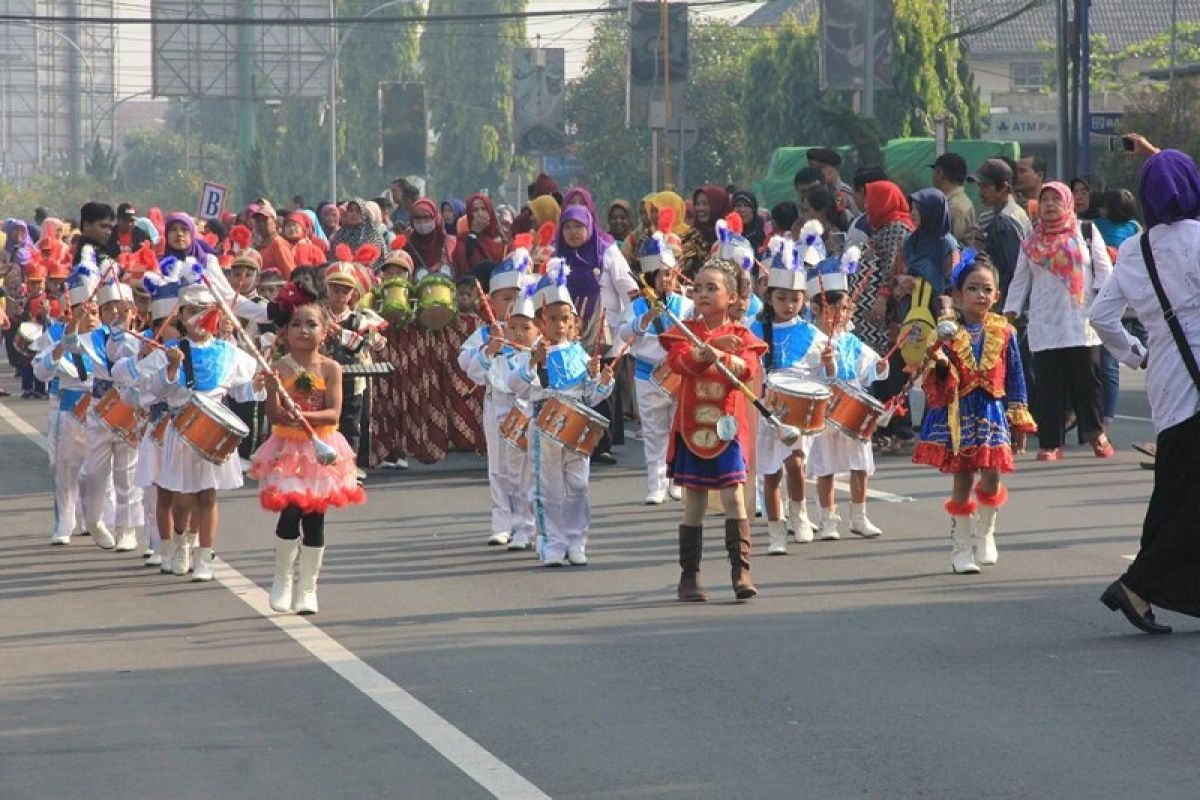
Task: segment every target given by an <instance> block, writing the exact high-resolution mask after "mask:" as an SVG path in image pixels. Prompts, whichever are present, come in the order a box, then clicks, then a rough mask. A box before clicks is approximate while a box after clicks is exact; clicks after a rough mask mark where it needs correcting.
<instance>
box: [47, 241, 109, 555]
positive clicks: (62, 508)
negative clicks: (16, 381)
mask: <svg viewBox="0 0 1200 800" xmlns="http://www.w3.org/2000/svg"><path fill="white" fill-rule="evenodd" d="M99 285H100V268H99V265H98V264H97V263H96V261H95V256H94V250H93V249H92V248H91V247H89V246H85V249H84V254H83V257H82V258H81V260H80V262H79V263H78V264H76V265H75V267H74V268H73V269H72V271H71V274H70V275H69V276H68V278H67V305H68V307H69V308H70V317H69V319H68V321H67V322H66V323H55V324H54V325H51V326H50V330H49V331H48V334H47V335H46V337H45V338H46V339H47V340H48V341H46V342H44V343H43V345H44V346H43V347H42V348H41V349H40V350H39V351H38V354H37V356H36V357H35V358H34V359H33V374H34V376H35V377H36V378H37V379H38V380H40V381H47V382H53V381H57V382H58V392H57V394H58V397H57V411H56V412H55V416H56V419H55V424H54V425H52V426H51V431H52V433H51V436H50V448H51V449H52V450H53V451H54V457H53V459H52V462H53V464H54V531H53V532H52V533H51V534H50V544H54V545H66V544H70V543H71V536H72V535H73V534H74V533H75V527H76V522H82V519H80V518H78V517H77V516H76V511H77V507H78V506H79V468H80V466H81V465H82V464H83V457H84V454H85V452H86V449H87V435H86V432H85V429H84V425H83V422H84V420H85V419H86V413H87V407H88V405H89V404H90V402H91V399H92V383H91V375H88V376H87V377H86V378H84V377H82V376H81V374H80V372H79V369H78V366H77V364H76V359H75V358H73V357H72V356H73V355H75V356H79V359H80V360H82V358H83V355H82V353H81V352H75V353H71V352H70V350H71V349H75V350H77V349H78V347H79V341H80V339H81V337H85V336H87V335H88V334H89V333H90V332H91V331H92V330H93V329H95V328H96V326H97V325H99V322H100V321H99V310H98V309H97V308H96V304H95V293H96V290H97V289H98V288H99ZM85 366H86V365H85ZM92 541H94V542H95V543H96V545H97V546H99V547H101V548H103V549H105V550H110V549H112V547H113V545H114V544H116V542H114V541H113V539H112V537H111V536H108V537H103V536H95V537H93V539H92Z"/></svg>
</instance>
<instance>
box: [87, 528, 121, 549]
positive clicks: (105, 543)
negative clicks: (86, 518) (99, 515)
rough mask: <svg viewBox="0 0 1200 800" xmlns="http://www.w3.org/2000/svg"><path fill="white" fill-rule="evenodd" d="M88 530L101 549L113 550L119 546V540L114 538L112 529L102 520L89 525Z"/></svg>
mask: <svg viewBox="0 0 1200 800" xmlns="http://www.w3.org/2000/svg"><path fill="white" fill-rule="evenodd" d="M88 532H89V533H91V534H92V541H93V542H95V543H96V546H97V547H99V548H100V549H101V550H112V549H113V548H114V547H116V546H117V540H116V539H114V538H113V535H112V531H110V530H109V529H108V526H107V525H105V524H104V523H103V522H102V521H97V522H96V523H95V524H94V525H89V526H88Z"/></svg>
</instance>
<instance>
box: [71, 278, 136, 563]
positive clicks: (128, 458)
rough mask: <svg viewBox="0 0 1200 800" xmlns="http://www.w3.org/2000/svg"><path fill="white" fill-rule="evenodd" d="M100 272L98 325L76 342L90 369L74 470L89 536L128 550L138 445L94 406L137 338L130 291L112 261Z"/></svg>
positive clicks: (132, 352) (133, 542)
mask: <svg viewBox="0 0 1200 800" xmlns="http://www.w3.org/2000/svg"><path fill="white" fill-rule="evenodd" d="M100 269H101V272H102V273H103V274H104V277H103V278H102V279H101V283H100V288H99V289H97V290H96V303H97V304H99V306H100V326H99V327H98V328H96V329H95V330H93V331H92V332H91V335H90V336H88V337H85V338H83V339H82V340H81V341H80V345H81V348H80V349H81V350H82V351H83V353H84V361H85V362H86V363H87V365H88V367H89V368H90V370H91V372H92V403H91V408H90V409H89V411H88V414H87V419H86V423H85V437H86V451H85V455H84V457H83V464H82V465H81V467H80V470H79V487H80V492H81V494H82V497H83V514H84V523H85V524H86V525H87V528H88V530H89V531H91V532H92V535H93V536H96V537H99V539H107V538H112V539H115V544H114V547H113V549H114V550H116V551H117V552H128V551H130V550H134V549H135V548H136V547H137V535H138V528H139V527H141V526H142V524H143V511H142V490H141V489H140V488H138V486H137V483H136V481H135V480H134V473H135V471H136V469H137V449H136V448H135V447H134V446H133V445H131V444H129V443H128V442H126V441H125V440H124V439H122V438H120V437H119V436H116V435H115V434H113V432H112V431H111V430H109V428H108V426H107V425H105V424H104V422H103V421H101V419H100V417H99V416H98V415H97V405H98V404H99V401H100V400H101V398H103V397H104V396H105V395H106V394H108V391H109V390H110V389H112V388H114V386H115V385H116V376H115V375H114V372H113V366H114V365H115V364H116V363H117V362H118V361H120V360H121V359H123V358H128V357H130V356H136V355H137V353H138V351H139V349H140V345H139V343H138V340H137V339H136V338H135V337H133V336H130V335H129V334H128V333H127V332H126V331H127V329H128V327H129V324H130V317H131V315H132V314H133V311H134V305H133V291H132V290H131V289H130V287H129V286H128V285H126V284H124V283H121V282H120V281H119V280H118V279H117V274H116V273H117V266H116V262H113V261H104V262H102V264H101V266H100ZM110 485H111V486H112V487H113V499H114V501H115V518H114V521H113V524H114V526H115V528H116V531H115V535H114V533H113V532H111V531H109V529H108V526H107V525H105V523H104V519H103V516H104V506H105V501H106V499H107V498H108V487H109V486H110Z"/></svg>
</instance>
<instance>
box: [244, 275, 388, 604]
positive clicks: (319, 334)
mask: <svg viewBox="0 0 1200 800" xmlns="http://www.w3.org/2000/svg"><path fill="white" fill-rule="evenodd" d="M291 289H292V290H291V291H285V292H284V294H283V296H284V297H285V298H289V299H288V300H286V301H285V302H283V303H281V304H278V305H277V306H276V307H275V315H274V321H275V323H276V324H277V325H278V326H279V337H280V339H281V340H282V341H283V342H284V346H285V347H286V349H287V355H285V356H284V357H283V358H282V359H280V360H279V361H277V362H276V363H275V365H274V367H275V371H276V373H277V374H278V375H279V378H280V380H281V381H282V384H283V390H284V391H286V392H287V393H288V396H289V397H291V399H292V401H293V402H294V404H295V413H292V411H290V410H289V408H288V406H286V405H285V404H284V403H283V402H282V401H281V400H280V398H279V393H278V388H277V387H276V386H275V385H274V382H273V381H272V382H271V383H270V384H269V386H268V389H267V418H268V419H270V421H271V436H270V438H269V439H267V441H265V442H264V443H263V445H262V447H260V448H259V449H258V450H257V451H256V452H255V453H254V455H253V456H252V457H251V460H250V472H249V475H250V477H252V478H254V479H255V480H257V481H258V498H259V502H260V503H261V504H262V507H263V508H265V509H266V510H268V511H274V512H278V513H279V522H278V523H277V524H276V526H275V578H274V580H273V582H272V584H271V595H270V603H271V608H272V609H274V610H275V611H279V612H286V611H294V612H296V613H297V614H315V613H317V576H318V574H319V573H320V571H321V563H322V561H323V560H324V557H325V512H326V511H327V510H328V509H329V508H342V507H344V506H347V505H351V504H354V503H362V502H365V501H366V494H365V493H364V492H363V489H362V487H361V486H359V485H358V480H357V478H356V475H355V473H356V468H355V465H354V452H353V451H352V450H351V449H350V445H349V444H347V442H346V439H345V437H343V436H342V434H341V433H339V432H338V430H337V425H338V418H339V416H340V414H341V408H340V406H341V401H342V386H343V383H342V368H341V366H340V365H339V364H338V363H337V362H336V361H334V360H333V359H331V358H327V357H326V356H324V355H322V354H321V348H322V347H323V346H324V345H325V344H326V343H328V342H329V341H330V340H331V339H332V338H333V337H336V336H337V330H338V327H337V325H336V324H334V322H333V320H332V318H331V317H330V316H329V313H328V311H327V310H326V309H325V308H324V307H322V306H321V305H319V304H318V303H317V302H316V293H315V291H313V290H312V289H311V287H310V286H309V285H307V284H306V283H303V284H296V285H294V286H293V287H291ZM301 417H302V418H303V419H305V420H307V421H308V423H309V425H311V426H312V429H313V431H314V432H315V433H316V435H317V436H318V437H320V439H321V440H322V441H323V442H325V443H326V444H328V445H329V446H330V447H332V448H333V451H334V452H335V453H336V454H337V460H336V461H334V462H333V463H332V464H327V465H326V464H321V463H320V462H319V461H318V460H317V452H316V449H315V448H314V446H313V443H312V441H311V440H310V439H309V436H308V433H307V431H306V430H305V428H304V427H303V422H302V421H301ZM297 564H298V565H299V566H298V569H297V570H296V572H297V575H296V577H295V580H294V583H293V569H294V568H296V565H297Z"/></svg>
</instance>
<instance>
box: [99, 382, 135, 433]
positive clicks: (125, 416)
mask: <svg viewBox="0 0 1200 800" xmlns="http://www.w3.org/2000/svg"><path fill="white" fill-rule="evenodd" d="M96 419H98V420H100V424H101V425H103V426H104V427H105V428H108V430H109V432H110V433H111V434H112V435H113V436H116V437H117V438H118V439H120V440H121V441H123V442H125V443H126V444H129V445H133V446H134V447H137V444H138V440H139V439H141V438H142V427H143V425H142V422H143V417H142V415H141V413H140V412H139V411H138V409H137V408H135V407H134V406H131V405H129V404H128V403H126V402H124V401H122V400H121V395H120V393H119V392H118V391H117V389H116V387H115V386H114V387H113V388H111V389H109V390H108V391H107V392H105V393H104V396H103V397H101V398H100V399H99V400H97V401H96Z"/></svg>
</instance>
